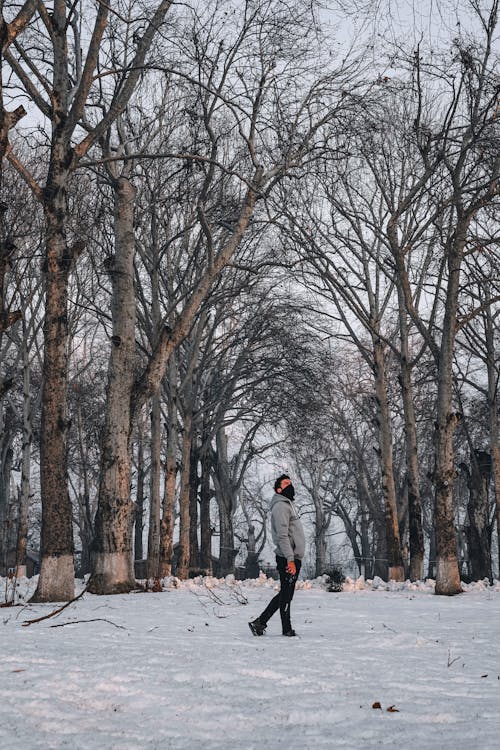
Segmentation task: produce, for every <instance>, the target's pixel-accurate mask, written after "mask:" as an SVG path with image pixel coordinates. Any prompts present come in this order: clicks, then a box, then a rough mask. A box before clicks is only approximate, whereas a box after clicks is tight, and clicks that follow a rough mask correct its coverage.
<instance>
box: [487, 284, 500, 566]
mask: <svg viewBox="0 0 500 750" xmlns="http://www.w3.org/2000/svg"><path fill="white" fill-rule="evenodd" d="M490 296H491V295H490V288H489V285H488V284H485V290H484V297H485V299H486V300H489V299H490ZM484 331H485V339H486V368H487V374H488V421H489V443H490V454H491V468H492V472H493V487H494V492H495V516H496V527H497V539H498V551H499V552H498V577H499V578H500V426H499V420H498V410H499V408H500V404H499V403H498V393H497V391H498V373H497V366H496V356H495V355H496V352H495V333H494V325H493V317H492V313H491V306H490V305H487V307H486V310H485V313H484Z"/></svg>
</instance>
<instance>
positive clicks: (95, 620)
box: [50, 617, 127, 630]
mask: <svg viewBox="0 0 500 750" xmlns="http://www.w3.org/2000/svg"><path fill="white" fill-rule="evenodd" d="M82 622H107V623H109V624H110V625H114V627H115V628H120V630H126V629H127V628H125V627H124V626H123V625H117V624H116V622H111V620H106V618H105V617H94V618H92V619H91V620H70V621H69V622H59V623H58V624H57V625H51V626H50V627H51V628H64V626H65V625H79V624H80V623H82Z"/></svg>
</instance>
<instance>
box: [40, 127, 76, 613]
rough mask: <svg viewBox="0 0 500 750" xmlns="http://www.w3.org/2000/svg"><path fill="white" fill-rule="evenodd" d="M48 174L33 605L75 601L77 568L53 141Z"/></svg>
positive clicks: (62, 187) (61, 185)
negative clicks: (36, 574)
mask: <svg viewBox="0 0 500 750" xmlns="http://www.w3.org/2000/svg"><path fill="white" fill-rule="evenodd" d="M54 141H55V142H54V143H53V159H52V164H51V167H52V170H51V174H50V175H49V179H48V180H47V186H46V189H45V193H44V195H45V203H44V210H45V217H46V224H47V244H46V260H45V271H46V280H45V319H44V325H43V335H44V364H43V375H44V378H43V390H42V415H41V435H40V485H41V493H42V498H43V502H42V533H41V548H42V559H41V567H40V577H39V579H38V586H37V589H36V591H35V594H34V596H33V597H32V599H31V601H34V602H53V601H69V600H70V599H73V598H74V594H75V587H74V579H75V568H74V556H73V554H74V547H73V523H72V509H71V501H70V497H69V490H68V469H67V446H66V443H67V432H68V418H67V399H66V392H67V387H68V310H67V307H68V274H69V270H70V267H71V263H72V257H71V252H70V250H69V248H68V245H67V240H66V231H65V225H64V219H65V217H66V215H67V199H66V183H67V179H68V172H67V169H66V168H65V166H64V161H65V160H66V159H67V153H66V149H65V148H64V147H63V146H62V145H61V143H58V141H57V137H56V136H55V137H54Z"/></svg>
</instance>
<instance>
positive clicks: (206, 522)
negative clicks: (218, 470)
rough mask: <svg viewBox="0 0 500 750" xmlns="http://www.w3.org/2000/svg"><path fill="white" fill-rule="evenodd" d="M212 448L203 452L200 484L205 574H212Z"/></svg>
mask: <svg viewBox="0 0 500 750" xmlns="http://www.w3.org/2000/svg"><path fill="white" fill-rule="evenodd" d="M211 465H212V461H211V457H210V450H208V449H207V450H203V452H202V454H201V484H200V568H201V570H202V571H203V573H204V575H206V576H209V575H212V527H211V524H210V500H211V497H212V493H211V490H210V469H211Z"/></svg>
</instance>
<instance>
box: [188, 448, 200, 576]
mask: <svg viewBox="0 0 500 750" xmlns="http://www.w3.org/2000/svg"><path fill="white" fill-rule="evenodd" d="M198 457H199V456H198V449H197V446H196V438H195V436H193V440H192V443H191V455H190V457H189V575H190V576H192V575H194V574H198V573H199V569H200V549H199V544H198V487H199V483H200V478H199V476H198Z"/></svg>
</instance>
